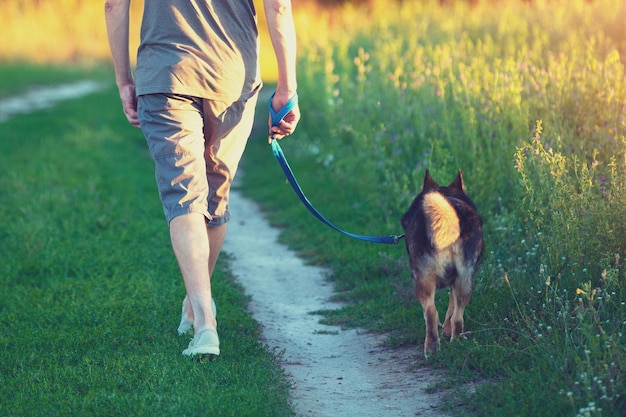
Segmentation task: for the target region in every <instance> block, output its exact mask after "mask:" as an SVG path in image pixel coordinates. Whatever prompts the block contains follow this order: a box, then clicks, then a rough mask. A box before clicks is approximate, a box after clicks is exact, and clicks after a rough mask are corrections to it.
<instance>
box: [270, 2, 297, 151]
mask: <svg viewBox="0 0 626 417" xmlns="http://www.w3.org/2000/svg"><path fill="white" fill-rule="evenodd" d="M263 4H264V8H265V17H266V19H267V26H268V29H269V34H270V39H271V41H272V46H273V48H274V54H275V55H276V63H277V65H278V84H277V86H276V94H275V95H274V98H273V99H272V107H273V108H274V111H278V110H280V109H281V108H282V107H283V106H284V105H285V103H287V101H288V100H289V99H290V98H291V97H293V96H294V95H295V94H296V91H297V88H298V85H297V81H296V29H295V25H294V21H293V15H292V13H291V0H264V2H263ZM299 120H300V109H299V108H298V106H297V105H296V106H295V108H294V109H293V110H292V111H291V112H289V113H288V114H287V115H286V116H285V118H284V119H283V122H282V123H281V124H280V125H279V126H274V127H272V126H271V122H270V134H271V135H272V136H274V137H275V138H277V139H280V138H282V137H283V136H287V135H289V134H291V133H293V131H294V130H295V128H296V125H297V124H298V121H299Z"/></svg>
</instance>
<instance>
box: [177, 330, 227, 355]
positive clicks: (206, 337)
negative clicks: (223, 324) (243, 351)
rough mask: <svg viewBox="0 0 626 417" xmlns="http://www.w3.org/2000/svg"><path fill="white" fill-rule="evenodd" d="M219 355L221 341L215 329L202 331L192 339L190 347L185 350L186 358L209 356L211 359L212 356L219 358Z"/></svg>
mask: <svg viewBox="0 0 626 417" xmlns="http://www.w3.org/2000/svg"><path fill="white" fill-rule="evenodd" d="M219 354H220V339H219V337H218V336H217V330H215V329H205V330H202V331H201V332H200V333H198V334H197V335H195V336H194V337H193V339H191V342H189V347H187V349H185V350H183V355H185V356H194V355H208V356H209V358H211V357H212V356H219Z"/></svg>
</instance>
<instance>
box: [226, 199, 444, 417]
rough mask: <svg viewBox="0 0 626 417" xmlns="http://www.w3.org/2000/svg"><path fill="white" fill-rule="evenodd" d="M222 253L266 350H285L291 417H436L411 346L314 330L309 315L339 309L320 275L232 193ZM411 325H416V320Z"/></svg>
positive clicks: (314, 319)
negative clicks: (391, 346) (294, 415)
mask: <svg viewBox="0 0 626 417" xmlns="http://www.w3.org/2000/svg"><path fill="white" fill-rule="evenodd" d="M230 209H231V212H232V214H233V218H234V219H235V220H233V221H232V222H231V223H230V224H229V231H228V236H227V239H226V242H225V245H224V250H225V251H226V252H229V253H230V254H231V255H232V256H233V257H234V259H233V261H232V262H231V268H232V270H233V272H234V274H235V276H236V277H237V279H238V280H239V281H240V282H241V284H242V285H243V286H244V287H245V289H246V292H247V293H248V294H249V295H250V296H251V298H252V299H251V302H250V310H251V312H252V314H253V316H254V317H255V318H256V320H258V321H259V322H260V323H261V325H262V327H263V333H264V336H265V339H266V340H265V343H267V344H268V345H269V346H270V347H271V348H273V347H277V348H278V349H279V350H281V351H282V350H284V356H283V361H282V366H283V367H284V369H285V370H286V373H287V375H288V376H289V378H290V379H291V381H292V383H293V391H292V398H293V404H294V407H295V410H296V413H297V415H298V416H307V417H308V416H315V417H325V416H328V417H348V416H350V417H352V416H360V417H368V416H372V417H381V416H394V417H404V416H433V417H434V416H442V415H443V413H442V411H441V410H440V409H439V407H438V404H439V400H440V398H439V397H438V396H437V395H436V394H427V393H426V392H425V389H426V388H427V387H428V386H429V385H430V384H432V382H433V381H434V380H435V379H434V378H435V377H434V376H433V375H432V372H431V371H430V370H429V369H415V368H412V363H413V362H414V360H413V356H415V355H416V354H417V352H418V347H412V348H410V349H396V350H388V349H383V348H382V347H381V340H382V339H381V337H380V336H376V335H372V334H369V333H367V332H364V331H357V330H342V329H341V328H339V327H335V326H326V325H322V324H319V316H315V315H312V314H311V312H314V311H316V310H321V309H333V308H338V307H339V305H338V304H336V303H333V302H331V301H329V300H330V298H331V296H332V294H333V288H332V285H330V284H329V283H328V282H327V280H326V279H325V276H326V273H327V271H325V270H323V269H320V268H317V267H313V266H308V265H305V264H304V262H303V261H302V260H301V259H299V258H298V257H297V256H296V255H295V254H294V253H293V252H291V251H290V250H289V249H287V248H286V247H285V246H284V245H282V244H280V243H278V231H277V230H276V229H273V228H271V227H270V226H269V224H268V223H267V221H266V220H265V219H264V218H263V216H262V214H261V212H260V210H259V208H258V206H257V205H256V203H254V202H253V201H251V200H248V199H246V198H244V197H243V196H242V195H241V194H240V193H239V192H236V191H234V192H233V193H232V196H231V203H230ZM416 320H417V318H416Z"/></svg>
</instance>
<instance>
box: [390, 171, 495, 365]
mask: <svg viewBox="0 0 626 417" xmlns="http://www.w3.org/2000/svg"><path fill="white" fill-rule="evenodd" d="M401 222H402V227H403V228H404V232H405V234H406V236H405V241H406V250H407V252H408V255H409V263H410V266H411V274H412V276H413V281H414V282H415V290H416V294H417V298H418V300H419V302H420V303H421V304H422V308H423V309H424V319H425V321H426V340H425V341H424V355H425V356H426V357H428V356H429V355H430V354H434V353H436V352H437V350H439V347H440V343H439V314H438V313H437V308H436V307H435V291H436V289H437V288H445V287H450V304H449V305H448V311H447V312H446V318H445V320H444V323H443V335H444V336H445V337H446V338H447V339H448V340H454V339H455V338H457V337H462V336H463V311H464V310H465V306H466V305H467V303H468V302H469V300H470V297H471V295H472V290H473V289H474V272H475V271H476V268H477V266H478V264H479V262H480V260H481V258H482V253H483V231H482V220H481V218H480V216H479V215H478V212H477V211H476V207H475V206H474V203H472V200H470V198H469V197H468V196H467V194H465V186H464V184H463V175H462V173H461V170H459V172H458V175H457V177H456V179H455V180H454V181H452V183H451V184H450V185H449V186H447V187H442V186H440V185H439V184H437V183H436V182H435V181H434V180H433V179H432V178H431V176H430V173H429V172H428V170H427V171H426V176H425V178H424V184H423V186H422V191H421V192H420V193H419V194H418V195H417V197H415V200H414V201H413V203H412V204H411V207H410V208H409V210H408V211H407V212H406V213H405V214H404V216H403V217H402V220H401Z"/></svg>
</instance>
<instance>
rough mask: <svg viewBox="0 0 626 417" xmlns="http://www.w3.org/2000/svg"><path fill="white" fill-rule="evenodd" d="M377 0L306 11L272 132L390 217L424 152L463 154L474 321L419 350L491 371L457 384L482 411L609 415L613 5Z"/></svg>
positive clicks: (615, 137)
mask: <svg viewBox="0 0 626 417" xmlns="http://www.w3.org/2000/svg"><path fill="white" fill-rule="evenodd" d="M382 3H383V2H380V3H379V2H373V4H372V5H370V6H369V8H363V9H361V10H359V9H358V8H356V7H355V6H348V7H346V8H345V9H338V11H336V12H335V13H333V14H332V15H327V16H326V20H324V18H323V17H324V16H325V15H321V17H320V19H319V20H316V22H315V25H316V27H317V28H318V31H317V33H321V34H322V35H321V39H323V40H322V41H320V40H319V39H317V38H315V37H311V38H304V39H302V41H303V42H304V43H305V48H304V50H305V51H306V53H304V54H302V55H301V58H300V84H299V85H300V92H301V94H300V97H301V102H302V107H303V109H305V113H304V116H305V117H304V119H303V121H302V127H301V130H300V132H299V136H300V137H302V139H303V140H301V141H300V142H299V144H298V143H293V144H292V143H291V142H290V144H289V145H288V146H290V147H291V149H292V151H293V152H294V153H295V154H296V155H299V157H302V158H308V159H312V160H315V161H317V164H318V165H319V166H320V167H323V169H324V172H325V173H328V175H329V176H330V177H331V178H341V181H343V182H345V183H347V184H351V185H354V187H360V188H359V189H360V190H361V192H362V199H363V200H364V201H370V203H369V204H368V205H367V207H368V210H364V211H366V212H367V213H369V215H364V216H363V218H362V219H361V221H370V219H371V218H376V219H378V221H379V222H380V219H381V218H382V219H383V223H385V224H386V225H387V229H390V230H392V229H393V230H395V229H397V219H398V218H399V217H400V216H401V215H402V213H403V211H404V210H405V209H406V208H407V207H408V206H409V204H410V202H411V200H412V199H413V197H414V196H415V194H416V192H417V191H418V190H419V188H420V187H421V180H422V178H423V174H424V170H425V169H426V168H429V169H430V170H431V172H433V173H434V175H435V177H436V178H443V180H442V182H445V179H446V178H448V179H452V177H453V176H454V174H455V171H456V169H457V168H462V169H463V172H464V176H465V179H466V184H467V186H468V192H469V194H470V195H471V196H472V197H473V199H474V200H475V201H476V203H477V205H478V207H479V211H480V212H481V213H482V215H483V217H484V220H485V232H486V241H487V254H486V257H485V262H484V264H483V268H482V270H481V272H480V273H479V276H478V283H477V289H476V291H475V296H474V299H473V301H472V303H470V307H469V308H468V316H470V317H471V319H470V321H471V322H473V324H474V326H475V327H478V329H476V331H475V333H473V334H472V335H471V336H470V340H468V341H467V342H466V343H461V344H457V345H451V346H450V347H449V348H447V352H446V349H444V352H443V353H442V355H440V356H439V359H436V361H441V363H450V361H452V362H457V361H458V362H457V363H458V366H459V367H461V368H470V369H472V370H474V371H475V372H477V373H480V374H482V375H484V376H488V377H489V378H495V379H497V380H501V381H502V383H501V384H498V385H497V386H496V387H495V388H494V386H493V385H492V384H487V385H485V387H486V388H482V389H481V388H479V389H478V391H477V393H476V394H474V399H476V398H483V399H484V401H479V402H478V405H475V406H474V407H475V408H476V411H477V413H478V414H481V415H482V414H485V413H486V414H488V415H511V413H513V414H515V415H540V414H541V415H548V414H549V415H581V416H582V415H594V416H596V415H605V416H611V415H615V416H622V415H623V413H624V412H626V378H625V377H626V368H625V367H624V363H625V361H624V359H626V358H624V351H625V347H626V339H625V338H624V330H625V329H624V327H625V326H626V322H625V321H624V311H625V303H626V293H625V289H626V272H625V271H624V266H623V262H624V261H623V260H624V257H625V256H626V246H625V245H624V242H626V193H625V191H626V190H625V189H624V187H625V186H626V120H625V113H624V107H625V105H626V95H625V87H626V80H625V78H624V61H626V59H625V58H624V57H626V42H625V39H626V33H625V31H624V28H623V25H622V24H621V23H620V22H623V21H624V18H625V17H626V7H625V5H624V4H623V2H619V1H616V0H606V1H596V2H584V1H573V2H567V3H565V2H541V1H539V2H532V3H522V2H506V3H499V4H498V5H497V6H494V5H493V4H491V3H489V4H487V3H481V4H479V5H478V6H476V7H475V8H473V9H470V8H469V6H466V5H465V4H464V3H462V2H459V3H455V5H454V6H453V7H451V8H440V7H438V6H436V5H435V4H432V3H428V2H426V3H423V2H419V3H417V2H403V3H401V4H399V5H398V7H396V8H385V9H383V8H382V7H383V6H384V5H383V4H382ZM325 25H326V26H325ZM331 27H332V29H331ZM360 184H366V185H365V186H363V185H360ZM389 196H393V198H389ZM372 213H373V214H372ZM357 221H358V220H355V222H357ZM355 224H357V223H355ZM387 261H388V259H385V260H381V262H387ZM336 275H337V276H338V277H342V273H341V271H337V272H336ZM352 275H354V273H353V274H352ZM338 279H341V278H338ZM350 280H351V281H350V282H351V283H352V284H351V285H355V286H356V288H355V289H354V293H355V294H357V293H358V292H359V289H358V284H356V283H354V282H353V280H352V279H350ZM364 285H368V284H364ZM494 353H497V354H495V355H494ZM455 355H457V356H455ZM459 356H460V357H461V358H462V360H459ZM547 375H551V376H550V377H548V376H547ZM504 381H508V382H507V383H504ZM528 381H530V382H528ZM547 381H549V382H547ZM494 393H495V394H494ZM519 393H523V395H524V396H525V398H524V400H525V405H524V406H523V407H520V406H519V405H518V401H517V400H514V399H515V395H516V394H519ZM488 395H491V398H490V399H489V400H487V396H488ZM493 395H495V396H496V398H495V399H494V398H493ZM482 396H485V397H482ZM472 403H475V401H472ZM538 413H539V414H538Z"/></svg>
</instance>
